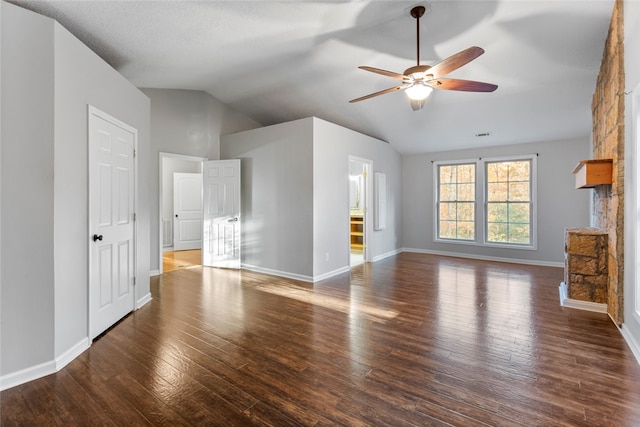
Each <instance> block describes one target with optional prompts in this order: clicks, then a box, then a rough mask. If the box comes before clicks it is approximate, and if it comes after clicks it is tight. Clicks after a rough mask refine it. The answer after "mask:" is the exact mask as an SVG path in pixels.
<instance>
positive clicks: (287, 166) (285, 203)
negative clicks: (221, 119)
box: [220, 118, 314, 280]
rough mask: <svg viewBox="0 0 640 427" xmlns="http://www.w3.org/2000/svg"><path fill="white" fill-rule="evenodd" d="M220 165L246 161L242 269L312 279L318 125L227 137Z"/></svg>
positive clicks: (301, 123)
mask: <svg viewBox="0 0 640 427" xmlns="http://www.w3.org/2000/svg"><path fill="white" fill-rule="evenodd" d="M220 158H221V159H233V158H235V159H241V168H242V184H241V185H242V207H241V211H242V264H243V265H245V266H246V267H248V268H252V269H257V270H261V271H266V272H268V271H271V272H273V273H275V274H281V275H287V276H290V277H298V278H300V279H302V280H309V279H310V278H311V277H312V276H313V220H314V218H313V120H312V119H311V118H307V119H301V120H296V121H293V122H287V123H281V124H277V125H273V126H267V127H264V128H260V129H255V130H250V131H245V132H239V133H235V134H231V135H224V136H222V138H221V145H220Z"/></svg>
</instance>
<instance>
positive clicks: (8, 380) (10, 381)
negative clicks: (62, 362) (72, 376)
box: [0, 360, 56, 390]
mask: <svg viewBox="0 0 640 427" xmlns="http://www.w3.org/2000/svg"><path fill="white" fill-rule="evenodd" d="M55 372H56V362H55V361H53V360H50V361H48V362H45V363H41V364H39V365H35V366H30V367H28V368H25V369H22V370H20V371H17V372H12V373H10V374H7V375H3V376H2V377H0V390H6V389H9V388H11V387H15V386H17V385H20V384H24V383H26V382H29V381H33V380H37V379H38V378H42V377H46V376H47V375H50V374H53V373H55Z"/></svg>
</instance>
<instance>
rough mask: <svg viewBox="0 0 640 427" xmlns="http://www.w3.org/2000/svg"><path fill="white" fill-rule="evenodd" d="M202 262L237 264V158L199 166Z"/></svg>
mask: <svg viewBox="0 0 640 427" xmlns="http://www.w3.org/2000/svg"><path fill="white" fill-rule="evenodd" d="M203 205H204V206H203V208H204V209H203V212H204V215H203V235H202V239H203V241H202V264H203V265H205V266H209V267H229V268H239V267H240V224H241V218H240V160H239V159H234V160H211V161H207V162H204V167H203Z"/></svg>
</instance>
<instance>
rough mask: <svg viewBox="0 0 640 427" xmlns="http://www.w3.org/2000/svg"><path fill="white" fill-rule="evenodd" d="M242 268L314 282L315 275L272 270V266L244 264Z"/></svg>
mask: <svg viewBox="0 0 640 427" xmlns="http://www.w3.org/2000/svg"><path fill="white" fill-rule="evenodd" d="M242 268H243V269H245V270H249V271H255V272H256V273H263V274H271V275H272V276H279V277H286V278H287V279H294V280H300V281H302V282H313V277H311V276H304V275H302V274H296V273H289V272H287V271H280V270H272V269H270V268H264V267H258V266H256V265H249V264H242Z"/></svg>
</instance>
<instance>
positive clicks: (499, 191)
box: [487, 183, 509, 202]
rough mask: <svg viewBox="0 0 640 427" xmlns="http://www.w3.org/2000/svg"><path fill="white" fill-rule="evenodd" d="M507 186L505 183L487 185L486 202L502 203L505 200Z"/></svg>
mask: <svg viewBox="0 0 640 427" xmlns="http://www.w3.org/2000/svg"><path fill="white" fill-rule="evenodd" d="M508 190H509V185H508V184H507V183H494V184H487V200H488V201H489V202H494V201H495V202H502V201H505V200H507V196H508V194H509V193H508Z"/></svg>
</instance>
